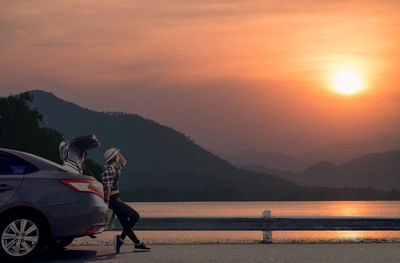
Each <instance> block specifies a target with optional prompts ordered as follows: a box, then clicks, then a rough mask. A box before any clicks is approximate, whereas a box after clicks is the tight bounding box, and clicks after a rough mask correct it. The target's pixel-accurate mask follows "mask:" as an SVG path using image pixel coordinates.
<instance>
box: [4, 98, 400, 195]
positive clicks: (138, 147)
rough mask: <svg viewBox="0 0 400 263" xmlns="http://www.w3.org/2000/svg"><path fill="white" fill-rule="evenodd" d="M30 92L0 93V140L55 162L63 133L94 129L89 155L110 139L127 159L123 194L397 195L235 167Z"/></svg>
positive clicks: (139, 126) (181, 141) (139, 124)
mask: <svg viewBox="0 0 400 263" xmlns="http://www.w3.org/2000/svg"><path fill="white" fill-rule="evenodd" d="M31 94H32V95H33V101H32V97H31V96H30V95H29V94H21V95H18V96H13V97H8V98H2V99H1V100H0V115H1V119H0V121H1V125H0V127H1V138H0V147H5V148H11V149H17V150H21V151H26V152H30V153H34V154H37V155H39V156H42V157H45V158H48V159H50V160H53V161H56V162H59V161H60V160H59V156H58V145H59V142H61V141H62V140H63V139H64V138H63V135H64V136H65V137H67V138H71V137H75V136H78V135H82V134H90V133H94V134H96V135H97V136H98V137H99V138H100V140H101V142H102V147H101V148H100V149H99V150H92V151H91V152H90V154H92V152H93V155H91V157H93V158H94V160H96V161H98V162H102V161H103V156H102V153H103V152H104V150H105V149H106V148H108V147H111V146H117V147H120V148H121V149H122V152H123V154H124V155H125V156H126V157H127V159H128V165H127V167H126V168H124V172H123V176H122V178H121V185H120V188H121V196H122V198H123V199H124V200H125V201H223V200H227V201H247V200H248V201H252V200H260V201H261V200H265V201H267V200H274V201H275V200H276V201H278V200H288V201H289V200H400V192H399V191H379V190H376V189H372V188H328V187H302V186H300V185H298V184H296V183H293V182H290V181H286V180H284V179H282V178H279V177H277V176H272V175H269V174H264V173H256V172H251V171H247V170H242V169H238V168H236V167H234V166H232V165H231V164H229V163H228V162H226V161H224V160H222V159H220V158H218V157H217V156H215V155H213V154H211V153H210V152H208V151H207V150H205V149H203V148H202V147H200V146H199V145H197V144H195V143H194V142H193V141H192V140H191V139H190V138H189V137H188V136H186V135H184V134H182V133H180V132H177V131H175V130H174V129H172V128H169V127H165V126H163V125H160V124H158V123H156V122H154V121H151V120H148V119H145V118H143V117H141V116H139V115H134V114H123V113H104V112H94V111H91V110H88V109H84V108H82V107H79V106H78V105H75V104H72V103H69V102H66V101H63V100H61V99H59V98H57V97H55V96H54V95H53V94H50V93H46V92H42V91H34V92H32V93H31ZM29 107H31V108H29ZM32 108H33V109H32ZM34 108H38V110H39V111H40V112H39V111H38V110H35V109H34ZM41 114H43V116H44V117H43V116H42V115H41ZM45 126H46V127H50V128H52V129H49V128H46V127H45ZM60 132H61V133H60ZM86 167H87V168H88V170H91V171H92V172H93V173H94V175H95V176H96V177H97V178H99V175H100V173H101V170H102V167H101V166H100V165H98V164H97V163H96V162H95V161H93V160H90V159H89V160H88V161H87V162H86Z"/></svg>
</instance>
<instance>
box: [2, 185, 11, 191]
mask: <svg viewBox="0 0 400 263" xmlns="http://www.w3.org/2000/svg"><path fill="white" fill-rule="evenodd" d="M12 189H13V187H12V186H8V185H6V184H0V191H1V192H3V191H8V190H12Z"/></svg>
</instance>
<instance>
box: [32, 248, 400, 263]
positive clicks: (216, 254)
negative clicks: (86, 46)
mask: <svg viewBox="0 0 400 263" xmlns="http://www.w3.org/2000/svg"><path fill="white" fill-rule="evenodd" d="M151 247H152V251H151V252H149V253H134V252H132V250H133V246H129V245H127V246H125V247H122V249H121V253H120V254H118V255H115V254H114V251H113V247H112V246H70V247H68V248H67V249H65V250H64V251H60V252H57V253H55V252H46V253H45V254H44V255H42V256H41V257H40V258H39V259H38V260H37V261H35V262H75V263H80V262H118V263H119V262H121V263H123V262H135V263H142V262H146V263H149V262H174V263H179V262H182V263H183V262H184V263H188V262H215V263H217V262H218V263H221V262H229V263H231V262H240V263H245V262H324V263H326V262H341V263H344V262H351V263H355V262H363V263H368V262H374V263H375V262H385V263H387V262H400V243H377V244H375V243H374V244H269V245H266V244H216V245H215V244H212V245H153V246H151Z"/></svg>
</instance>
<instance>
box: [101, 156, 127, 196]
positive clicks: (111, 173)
mask: <svg viewBox="0 0 400 263" xmlns="http://www.w3.org/2000/svg"><path fill="white" fill-rule="evenodd" d="M123 167H124V165H123V164H122V163H121V162H117V163H116V164H115V165H114V166H111V165H109V164H106V165H104V172H103V174H102V177H101V179H102V181H103V188H104V190H105V189H106V187H110V188H111V189H112V188H113V186H114V181H115V180H114V178H115V177H116V176H119V175H121V170H122V168H123Z"/></svg>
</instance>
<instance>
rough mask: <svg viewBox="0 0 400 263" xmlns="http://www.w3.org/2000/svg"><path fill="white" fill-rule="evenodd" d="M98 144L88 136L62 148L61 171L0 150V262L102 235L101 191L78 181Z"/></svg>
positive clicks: (44, 162) (93, 182) (93, 181)
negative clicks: (88, 158)
mask: <svg viewBox="0 0 400 263" xmlns="http://www.w3.org/2000/svg"><path fill="white" fill-rule="evenodd" d="M99 144H100V142H99V141H98V139H97V138H96V136H94V135H88V136H82V137H79V138H75V139H73V140H71V141H70V142H67V143H64V144H62V145H61V148H60V152H61V156H62V158H63V159H64V165H63V166H61V165H58V164H56V163H54V162H51V161H49V160H46V159H43V158H41V157H39V156H36V155H33V154H29V153H25V152H20V151H14V150H10V149H2V148H0V242H1V244H0V257H1V258H3V259H6V260H10V261H23V260H26V259H28V258H31V257H33V256H35V255H37V254H38V253H39V252H40V251H41V250H42V249H43V248H45V247H46V246H52V247H55V248H61V247H64V246H67V245H68V244H69V243H71V242H72V240H73V239H74V238H76V237H82V236H88V235H89V236H93V235H94V234H98V233H100V232H102V231H104V229H105V227H106V225H107V223H108V222H107V219H106V214H107V212H108V207H107V206H106V204H105V203H104V201H103V199H104V197H103V187H102V185H101V184H100V183H99V182H98V181H96V179H94V178H93V177H91V176H85V175H82V170H83V169H82V167H83V161H84V157H85V155H86V151H87V150H88V149H91V148H94V147H98V146H99ZM0 261H1V260H0ZM1 262H3V261H1Z"/></svg>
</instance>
